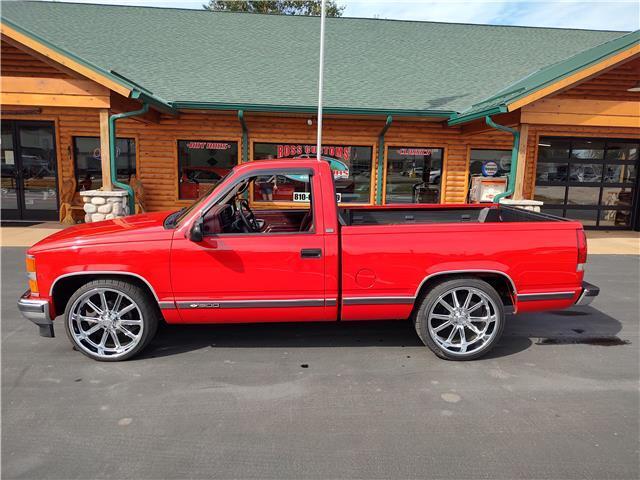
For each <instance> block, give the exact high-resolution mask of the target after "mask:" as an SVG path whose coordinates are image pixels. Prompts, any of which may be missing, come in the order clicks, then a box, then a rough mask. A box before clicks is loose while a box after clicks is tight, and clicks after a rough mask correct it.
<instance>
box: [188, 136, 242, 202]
mask: <svg viewBox="0 0 640 480" xmlns="http://www.w3.org/2000/svg"><path fill="white" fill-rule="evenodd" d="M237 164H238V143H237V142H227V141H224V140H206V141H205V140H178V175H179V182H180V189H179V190H180V191H179V198H180V199H193V198H199V197H200V196H202V195H204V194H205V193H206V192H207V191H209V189H211V187H212V186H215V185H216V184H217V183H218V182H219V181H220V180H221V179H222V177H224V176H225V175H226V174H227V173H229V171H230V170H231V169H232V168H233V167H235V166H236V165H237Z"/></svg>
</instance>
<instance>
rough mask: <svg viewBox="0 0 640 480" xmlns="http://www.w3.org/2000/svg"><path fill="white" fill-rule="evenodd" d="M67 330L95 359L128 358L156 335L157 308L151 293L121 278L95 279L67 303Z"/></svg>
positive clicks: (111, 360)
mask: <svg viewBox="0 0 640 480" xmlns="http://www.w3.org/2000/svg"><path fill="white" fill-rule="evenodd" d="M64 318H65V330H66V332H67V336H68V337H69V339H70V340H71V342H72V343H73V345H74V346H75V347H76V348H77V349H78V350H80V351H81V352H82V353H83V354H85V355H86V356H88V357H91V358H93V359H94V360H100V361H104V362H114V361H119V360H126V359H129V358H131V357H133V356H134V355H136V354H137V353H138V352H140V351H141V350H142V349H143V348H144V347H146V346H147V345H148V343H149V342H150V341H151V340H152V339H153V337H154V336H155V333H156V330H157V328H158V318H159V314H158V307H157V305H155V303H154V301H153V299H152V298H150V296H149V295H148V293H147V292H146V291H145V290H143V289H142V288H140V287H139V286H137V285H134V284H132V283H129V282H126V281H121V280H112V279H105V280H95V281H92V282H89V283H88V284H86V285H84V286H82V287H81V288H79V289H78V290H77V291H76V292H75V293H74V294H73V296H72V297H71V299H70V300H69V302H68V303H67V308H66V310H65V314H64Z"/></svg>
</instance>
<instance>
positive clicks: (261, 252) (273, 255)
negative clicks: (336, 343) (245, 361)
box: [171, 168, 336, 323]
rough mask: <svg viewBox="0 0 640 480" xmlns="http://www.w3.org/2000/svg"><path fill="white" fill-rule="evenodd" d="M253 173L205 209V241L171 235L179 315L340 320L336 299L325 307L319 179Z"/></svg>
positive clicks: (207, 319)
mask: <svg viewBox="0 0 640 480" xmlns="http://www.w3.org/2000/svg"><path fill="white" fill-rule="evenodd" d="M248 173H249V174H245V175H244V176H240V177H239V178H238V180H237V182H235V183H233V184H232V186H230V187H229V194H228V195H227V197H228V198H226V197H223V198H221V199H220V201H219V202H217V204H216V205H214V206H212V207H211V208H210V209H209V210H208V211H206V212H205V213H204V216H203V217H202V223H201V225H202V233H203V235H202V240H201V241H193V240H192V239H190V238H188V237H189V235H186V236H185V235H184V233H183V234H180V232H176V235H175V236H174V241H173V246H172V252H171V280H172V286H173V290H174V294H175V300H176V307H177V309H178V310H179V314H180V318H181V320H182V321H183V322H185V323H233V322H238V323H240V322H287V321H325V320H335V318H336V317H335V307H334V306H333V305H335V300H334V302H333V305H331V306H329V307H327V306H326V303H327V302H326V300H327V299H326V292H325V261H326V260H325V259H326V255H325V248H324V242H325V239H324V235H325V233H324V223H323V218H322V204H321V202H319V201H316V193H318V195H317V196H318V197H319V196H320V194H319V192H320V182H319V178H318V177H317V176H314V175H313V170H311V169H304V170H303V169H299V168H298V169H276V170H274V169H270V170H260V169H257V168H256V169H251V170H250V171H249V172H248ZM234 189H235V190H234ZM285 197H286V198H285ZM243 217H244V218H243ZM247 217H248V219H247ZM334 299H335V296H334ZM330 303H331V302H330Z"/></svg>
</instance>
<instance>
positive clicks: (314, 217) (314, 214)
mask: <svg viewBox="0 0 640 480" xmlns="http://www.w3.org/2000/svg"><path fill="white" fill-rule="evenodd" d="M283 170H284V171H288V172H296V174H307V175H309V186H310V190H311V201H310V202H309V204H310V207H309V210H311V222H312V223H311V228H310V229H309V230H308V231H305V232H247V233H209V234H203V235H204V236H205V237H220V236H223V237H224V238H234V237H241V238H242V237H247V236H252V237H271V236H283V235H317V234H320V233H319V232H320V230H319V229H318V203H317V202H316V201H314V195H313V192H314V191H315V187H314V183H316V182H317V180H315V178H316V177H315V175H314V172H313V170H312V169H310V168H304V167H301V168H300V167H292V168H291V169H290V170H289V169H282V168H273V169H265V170H262V171H259V172H257V173H256V172H246V173H244V174H243V175H241V176H239V177H238V178H237V179H236V181H235V182H234V183H233V184H231V185H230V186H229V187H228V188H226V189H225V190H224V191H222V192H220V194H219V196H218V197H217V199H216V200H214V201H210V202H209V203H208V204H207V205H205V206H204V207H203V208H202V213H201V217H202V218H203V219H204V218H205V217H206V215H207V213H209V210H211V209H212V208H213V207H215V206H216V205H219V202H221V201H223V200H224V199H225V197H226V196H227V195H228V194H229V193H230V192H231V190H232V189H233V188H234V187H235V186H236V185H237V184H238V183H239V182H241V181H243V180H244V179H246V178H252V177H262V176H267V175H282V173H281V172H282V171H283ZM247 190H248V191H250V190H251V188H250V187H249V188H248V189H247ZM269 203H272V202H269ZM273 203H275V202H273ZM282 203H284V202H282ZM291 203H293V204H294V205H296V206H298V207H299V206H300V204H299V203H294V202H291ZM279 206H280V207H283V206H284V207H285V208H282V210H295V209H294V208H288V206H287V205H282V204H279ZM263 210H268V209H267V208H265V209H263Z"/></svg>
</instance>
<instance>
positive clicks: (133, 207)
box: [109, 103, 149, 215]
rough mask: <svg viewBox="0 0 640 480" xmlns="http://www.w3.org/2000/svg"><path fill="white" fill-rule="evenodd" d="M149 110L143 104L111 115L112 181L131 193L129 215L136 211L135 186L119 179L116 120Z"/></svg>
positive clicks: (146, 105)
mask: <svg viewBox="0 0 640 480" xmlns="http://www.w3.org/2000/svg"><path fill="white" fill-rule="evenodd" d="M148 111H149V104H148V103H145V104H143V105H142V108H141V109H140V110H134V111H133V112H123V113H117V114H115V115H111V116H110V117H109V163H110V164H111V183H113V185H115V186H116V187H119V188H122V189H123V190H125V191H126V192H127V193H128V195H129V215H133V214H134V213H136V202H135V199H134V198H133V188H131V187H130V186H129V185H127V184H126V183H122V182H119V181H118V170H117V166H116V120H120V119H121V118H128V117H135V116H136V115H144V114H145V113H147V112H148Z"/></svg>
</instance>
